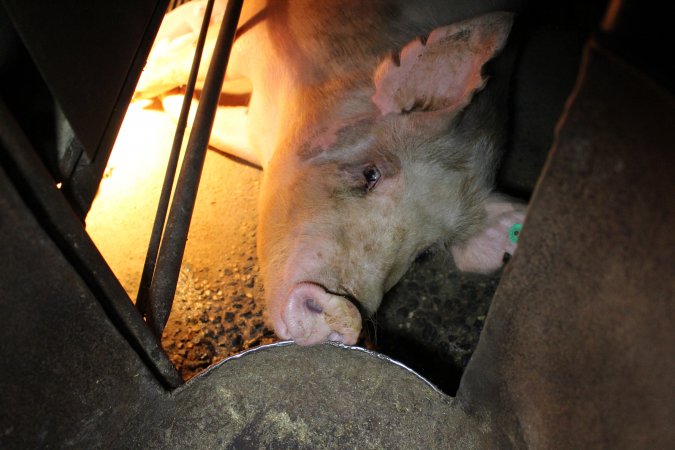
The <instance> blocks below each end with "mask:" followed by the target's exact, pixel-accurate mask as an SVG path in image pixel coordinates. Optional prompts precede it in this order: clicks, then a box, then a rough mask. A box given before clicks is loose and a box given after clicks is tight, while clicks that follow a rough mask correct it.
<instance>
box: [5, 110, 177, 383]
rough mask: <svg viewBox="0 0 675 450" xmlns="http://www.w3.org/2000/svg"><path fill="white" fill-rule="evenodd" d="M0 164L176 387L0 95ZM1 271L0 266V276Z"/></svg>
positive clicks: (171, 371) (123, 327)
mask: <svg viewBox="0 0 675 450" xmlns="http://www.w3.org/2000/svg"><path fill="white" fill-rule="evenodd" d="M0 165H2V166H4V167H5V168H6V169H5V170H6V171H7V172H8V173H9V174H10V176H11V177H12V179H13V182H14V183H15V184H16V185H17V186H18V189H19V190H20V192H21V195H22V196H23V197H24V198H25V199H26V200H25V201H26V202H27V203H28V204H29V205H30V207H31V208H32V213H33V214H34V215H35V216H36V217H37V218H38V220H39V221H40V225H41V226H42V227H43V228H44V229H45V231H46V232H47V233H48V234H49V235H50V237H51V238H52V239H53V240H54V242H55V243H56V244H57V245H58V246H59V248H60V250H61V251H62V252H63V254H64V255H65V256H66V257H67V258H68V260H69V262H70V264H72V265H73V266H74V267H75V268H76V270H77V271H78V273H79V274H80V276H81V277H82V278H83V279H84V280H85V282H86V283H87V286H88V288H89V289H90V290H91V291H92V292H94V294H95V295H96V297H97V299H98V301H99V302H100V305H101V306H102V307H103V309H104V310H105V311H106V313H107V314H108V317H109V318H110V320H112V321H113V322H114V323H115V325H116V326H118V327H119V329H120V332H121V333H123V334H124V335H125V336H126V337H127V339H128V340H129V343H130V344H131V345H132V346H133V348H135V349H136V351H137V352H138V353H139V355H140V356H141V358H143V360H145V361H146V362H147V363H148V365H149V366H150V368H151V370H153V371H154V372H155V374H156V375H157V376H158V378H159V379H160V380H161V381H162V382H163V383H164V384H165V385H167V386H169V387H175V386H177V385H179V384H181V383H182V380H181V379H180V376H179V375H178V373H177V372H176V370H175V368H174V367H173V365H172V364H171V362H170V361H169V359H168V358H167V356H166V354H165V353H164V352H163V351H162V348H161V347H160V346H159V343H158V342H157V340H156V339H155V338H154V336H153V335H152V334H151V333H150V330H149V329H148V327H147V326H146V324H145V322H143V320H142V318H141V316H140V315H139V313H138V311H136V309H135V308H134V306H133V304H132V302H131V300H130V299H129V297H128V296H127V294H126V292H125V291H124V288H123V287H122V286H121V285H120V283H119V281H118V280H117V278H115V276H114V275H113V273H112V271H111V270H110V268H109V267H108V265H107V264H106V262H105V260H104V259H103V257H102V256H101V254H100V253H99V252H98V249H97V248H96V246H95V245H94V243H93V242H92V241H91V239H90V238H89V235H87V233H86V232H85V230H84V228H83V226H82V224H81V223H80V221H79V220H78V217H77V216H76V215H75V213H74V212H73V210H72V208H71V207H70V205H69V204H68V203H67V202H66V200H65V199H64V197H63V196H62V194H61V192H60V191H59V190H58V189H57V188H56V186H55V185H54V183H53V182H52V179H51V177H50V175H49V173H48V172H47V170H46V169H45V168H44V166H43V165H42V162H41V161H40V159H39V158H38V157H37V155H36V154H35V152H34V151H33V149H32V148H31V146H30V144H29V142H28V140H27V138H26V137H25V136H24V135H23V133H21V130H20V128H19V127H18V125H17V124H16V122H15V120H14V118H13V117H12V115H11V114H10V112H9V111H8V110H7V108H6V107H5V106H4V104H3V103H2V102H1V101H0ZM37 254H39V253H37ZM3 259H4V256H3ZM54 270H56V269H54ZM33 276H34V277H36V278H37V277H40V276H42V274H41V273H40V272H39V271H37V270H36V271H35V272H34V275H33ZM4 277H5V275H4V274H2V273H1V272H0V278H2V279H4ZM9 281H11V279H10V280H9ZM10 292H11V290H10Z"/></svg>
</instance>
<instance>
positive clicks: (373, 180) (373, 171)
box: [363, 166, 381, 191]
mask: <svg viewBox="0 0 675 450" xmlns="http://www.w3.org/2000/svg"><path fill="white" fill-rule="evenodd" d="M380 176H381V175H380V170H379V169H378V168H377V167H375V166H368V167H366V169H365V170H364V171H363V177H364V178H365V179H366V190H367V191H372V190H373V189H375V185H377V182H378V181H380Z"/></svg>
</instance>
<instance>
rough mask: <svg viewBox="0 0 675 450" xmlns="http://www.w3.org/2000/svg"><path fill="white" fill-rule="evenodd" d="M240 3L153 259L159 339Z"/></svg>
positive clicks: (214, 63)
mask: <svg viewBox="0 0 675 450" xmlns="http://www.w3.org/2000/svg"><path fill="white" fill-rule="evenodd" d="M242 4H243V0H230V1H228V2H227V8H226V9H225V16H224V19H223V25H222V26H221V28H220V32H219V33H218V39H217V41H216V46H215V49H214V51H213V57H212V59H211V64H210V66H209V70H208V72H207V75H206V81H205V83H204V90H203V92H202V96H201V98H200V101H199V106H198V107H197V113H196V115H195V120H194V123H193V126H192V131H191V133H190V138H189V140H188V145H187V149H186V151H185V158H184V159H183V165H182V166H181V171H180V175H179V176H178V183H177V185H176V191H175V193H174V198H173V202H172V204H171V210H170V211H169V218H168V220H167V225H166V230H165V234H164V238H163V240H162V245H161V247H160V251H159V257H158V258H157V266H156V268H155V276H154V277H153V280H152V285H151V287H150V295H149V298H148V301H149V305H148V306H149V314H148V323H149V325H150V327H151V328H152V329H153V331H154V332H155V335H156V336H157V337H158V338H160V337H161V335H162V331H163V330H164V326H165V325H166V321H167V319H168V318H169V313H170V312H171V306H172V304H173V297H174V294H175V293H176V283H177V281H178V274H179V272H180V266H181V262H182V259H183V254H184V252H185V243H186V242H187V235H188V231H189V229H190V219H191V218H192V212H193V210H194V204H195V200H196V198H197V189H198V187H199V179H200V177H201V172H202V168H203V166H204V159H205V157H206V148H207V145H208V143H209V137H210V135H211V129H212V128H213V120H214V118H215V115H216V109H217V107H218V99H219V97H220V91H221V89H222V87H223V79H224V78H225V71H226V69H227V63H228V61H229V59H230V51H231V49H232V44H233V42H234V35H235V32H236V30H237V23H238V22H239V15H240V14H241V7H242Z"/></svg>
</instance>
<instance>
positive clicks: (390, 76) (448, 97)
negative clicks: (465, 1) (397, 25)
mask: <svg viewBox="0 0 675 450" xmlns="http://www.w3.org/2000/svg"><path fill="white" fill-rule="evenodd" d="M512 23H513V14H511V13H505V12H496V13H490V14H486V15H483V16H480V17H478V18H475V19H471V20H467V21H464V22H460V23H456V24H454V25H450V26H447V27H442V28H437V29H435V30H434V31H432V32H431V34H430V35H429V37H428V38H427V39H424V38H420V39H416V40H414V41H412V42H410V43H409V44H408V45H406V46H405V47H404V48H403V50H402V51H401V53H400V56H398V54H395V55H393V56H392V57H390V58H387V59H386V60H385V61H383V62H382V63H381V64H380V65H379V67H378V68H377V70H376V71H375V76H374V79H375V94H374V95H373V97H372V99H373V102H374V103H375V104H376V105H377V107H378V108H379V109H380V112H381V113H382V114H383V115H384V114H388V113H407V112H411V111H413V110H424V111H435V110H449V111H457V110H460V109H462V108H464V107H465V106H466V105H468V104H469V102H470V101H471V97H472V96H473V94H474V93H475V92H477V91H479V90H481V89H482V88H483V87H484V86H485V81H486V80H485V78H483V75H482V74H481V69H482V67H483V64H485V63H486V62H487V61H489V60H490V59H491V58H492V57H493V56H494V55H495V54H496V53H497V52H499V50H501V49H502V47H504V44H505V43H506V38H507V36H508V34H509V31H510V30H511V24H512Z"/></svg>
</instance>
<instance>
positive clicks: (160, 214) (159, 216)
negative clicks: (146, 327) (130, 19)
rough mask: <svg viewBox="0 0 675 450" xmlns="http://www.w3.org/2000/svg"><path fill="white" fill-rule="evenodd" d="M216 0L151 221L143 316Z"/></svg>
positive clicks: (141, 291)
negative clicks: (153, 219)
mask: <svg viewBox="0 0 675 450" xmlns="http://www.w3.org/2000/svg"><path fill="white" fill-rule="evenodd" d="M214 3H215V0H208V1H207V3H206V9H205V10H204V19H203V20H202V26H201V29H200V30H199V36H198V38H197V45H196V47H195V55H194V58H193V60H192V67H191V68H190V75H189V76H188V81H187V86H186V88H185V98H184V101H183V105H182V107H181V111H180V115H179V116H178V123H177V124H176V133H175V134H174V136H173V144H172V146H171V153H170V154H169V161H168V163H167V167H166V174H165V175H164V183H163V184H162V190H161V193H160V196H159V201H158V203H157V212H156V213H155V221H154V223H153V225H152V233H151V234H150V243H149V244H148V252H147V253H146V255H145V264H144V265H143V274H142V275H141V282H140V286H139V288H138V295H137V296H136V308H138V310H139V311H140V312H141V314H142V315H143V316H144V317H146V318H147V317H148V315H149V311H148V304H147V303H148V295H149V293H150V286H151V284H152V277H153V275H154V272H155V265H156V264H157V254H158V253H159V244H160V242H161V240H162V231H164V224H165V221H166V213H167V211H168V210H169V200H170V199H171V190H172V188H173V181H174V178H175V176H176V169H177V167H178V159H179V158H180V150H181V147H182V146H183V137H184V136H185V128H186V126H187V121H188V117H189V113H190V106H191V104H192V95H193V94H194V91H195V85H196V84H197V75H198V74H199V66H200V64H201V61H202V53H203V52H204V43H205V42H206V34H207V32H208V30H209V22H210V21H211V13H212V11H213V4H214Z"/></svg>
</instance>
